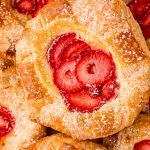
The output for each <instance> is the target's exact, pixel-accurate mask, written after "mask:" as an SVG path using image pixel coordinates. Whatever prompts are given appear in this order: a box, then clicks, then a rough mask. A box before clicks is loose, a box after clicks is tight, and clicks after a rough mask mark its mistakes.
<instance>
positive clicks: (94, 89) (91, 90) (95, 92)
mask: <svg viewBox="0 0 150 150" xmlns="http://www.w3.org/2000/svg"><path fill="white" fill-rule="evenodd" d="M102 87H103V86H96V85H93V86H88V87H86V88H87V91H88V94H89V95H90V96H91V97H93V98H94V97H98V96H101V94H102Z"/></svg>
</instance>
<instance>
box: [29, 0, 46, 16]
mask: <svg viewBox="0 0 150 150" xmlns="http://www.w3.org/2000/svg"><path fill="white" fill-rule="evenodd" d="M43 3H44V2H43V0H36V6H37V7H36V10H35V11H33V12H32V13H31V15H32V17H33V18H34V17H36V16H37V14H38V12H39V10H40V9H41V8H42V7H43V5H44V4H43Z"/></svg>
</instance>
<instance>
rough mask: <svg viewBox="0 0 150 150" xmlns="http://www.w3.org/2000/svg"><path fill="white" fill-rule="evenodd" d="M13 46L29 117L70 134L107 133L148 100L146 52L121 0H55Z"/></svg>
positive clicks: (130, 120)
mask: <svg viewBox="0 0 150 150" xmlns="http://www.w3.org/2000/svg"><path fill="white" fill-rule="evenodd" d="M16 50H17V70H18V73H19V74H20V76H21V78H22V82H23V85H24V87H25V89H26V92H27V93H28V98H29V100H30V102H31V101H32V105H33V106H34V107H35V108H36V109H37V114H38V115H37V118H36V119H37V120H38V121H39V122H40V123H41V124H42V125H44V126H48V127H51V128H53V129H55V130H58V131H60V132H62V133H65V134H67V135H71V136H72V137H73V138H77V139H94V138H100V137H106V136H108V135H112V134H114V133H116V132H118V131H120V130H121V129H123V128H125V127H127V126H129V125H131V124H132V123H133V121H134V120H135V118H136V117H137V115H138V114H139V112H140V111H141V110H142V108H143V107H144V105H145V104H146V103H147V102H148V96H149V88H150V76H149V74H150V62H149V60H150V52H149V50H148V47H147V45H146V42H145V40H144V37H143V35H142V33H141V30H140V27H139V25H138V24H137V23H136V21H135V20H134V18H133V17H132V15H131V13H130V11H129V9H128V8H127V7H126V5H125V3H124V2H123V1H121V0H110V1H103V0H99V1H96V0H90V1H89V0H84V1H83V0H73V1H68V0H57V1H54V2H52V3H51V4H48V5H46V7H44V8H43V9H42V10H41V12H40V13H39V14H38V15H37V17H35V18H34V19H33V20H31V21H29V22H28V23H27V26H26V28H25V32H24V34H23V38H22V39H21V40H20V41H19V42H18V44H17V45H16ZM103 66H105V67H103ZM39 103H40V104H39ZM37 104H38V106H37Z"/></svg>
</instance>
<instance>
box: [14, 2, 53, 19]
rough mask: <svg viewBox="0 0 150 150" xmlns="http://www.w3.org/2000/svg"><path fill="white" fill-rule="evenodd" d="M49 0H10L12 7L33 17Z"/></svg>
mask: <svg viewBox="0 0 150 150" xmlns="http://www.w3.org/2000/svg"><path fill="white" fill-rule="evenodd" d="M49 1H50V0H12V7H13V8H14V9H16V10H17V11H18V12H20V13H23V14H27V15H28V14H31V15H32V17H35V16H36V15H37V13H38V11H39V10H40V9H41V8H42V7H43V6H44V5H46V4H47V3H48V2H49Z"/></svg>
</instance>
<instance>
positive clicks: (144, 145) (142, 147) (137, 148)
mask: <svg viewBox="0 0 150 150" xmlns="http://www.w3.org/2000/svg"><path fill="white" fill-rule="evenodd" d="M134 150H150V140H144V141H141V142H139V143H136V144H135V145H134Z"/></svg>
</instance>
